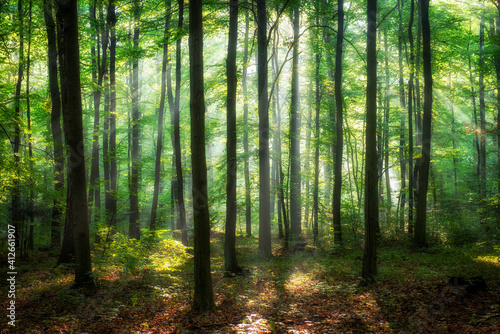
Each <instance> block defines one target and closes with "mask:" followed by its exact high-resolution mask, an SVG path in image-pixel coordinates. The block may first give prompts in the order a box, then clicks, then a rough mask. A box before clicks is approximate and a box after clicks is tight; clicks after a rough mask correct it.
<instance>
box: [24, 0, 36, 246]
mask: <svg viewBox="0 0 500 334" xmlns="http://www.w3.org/2000/svg"><path fill="white" fill-rule="evenodd" d="M32 8H33V0H30V2H29V9H28V52H27V55H26V120H27V126H28V157H29V170H30V175H33V144H32V143H31V141H32V140H31V104H30V65H31V59H30V58H31V22H32ZM29 183H30V185H31V186H30V187H29V188H30V195H29V204H28V205H29V207H28V223H29V233H28V250H33V248H34V244H33V243H34V241H33V234H34V228H35V221H34V214H33V209H34V208H33V205H34V203H33V200H34V197H35V192H34V186H33V178H32V177H31V176H30V178H29Z"/></svg>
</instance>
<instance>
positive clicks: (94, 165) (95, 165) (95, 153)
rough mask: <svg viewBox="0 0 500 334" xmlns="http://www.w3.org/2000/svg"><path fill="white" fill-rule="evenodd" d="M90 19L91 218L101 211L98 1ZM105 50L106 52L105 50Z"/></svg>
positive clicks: (92, 4) (90, 10)
mask: <svg viewBox="0 0 500 334" xmlns="http://www.w3.org/2000/svg"><path fill="white" fill-rule="evenodd" d="M89 19H90V24H91V29H92V32H91V39H92V45H91V49H90V53H91V57H92V83H93V84H94V85H95V86H94V89H93V92H92V95H93V98H94V131H93V133H92V160H91V163H90V181H89V196H88V197H89V199H88V203H89V219H90V220H92V219H91V217H92V206H95V207H96V209H97V210H96V211H97V212H99V209H100V208H101V186H100V180H99V126H100V124H99V123H100V112H99V111H100V110H99V109H100V104H101V90H100V85H101V84H102V76H101V75H100V74H101V73H100V65H101V64H100V62H99V60H100V55H99V54H96V46H97V48H98V51H97V52H99V30H98V24H97V17H96V1H95V0H91V2H90V4H89ZM104 52H106V51H105V50H104ZM99 80H100V82H99Z"/></svg>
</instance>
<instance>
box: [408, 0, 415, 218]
mask: <svg viewBox="0 0 500 334" xmlns="http://www.w3.org/2000/svg"><path fill="white" fill-rule="evenodd" d="M414 12H415V1H414V0H411V5H410V22H409V24H408V39H409V41H410V78H409V79H408V167H409V168H408V179H409V182H408V200H409V203H408V226H413V206H414V203H413V197H414V196H413V89H414V88H413V77H414V75H415V50H414V46H413V44H414V43H413V16H414Z"/></svg>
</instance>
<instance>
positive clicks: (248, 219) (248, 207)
mask: <svg viewBox="0 0 500 334" xmlns="http://www.w3.org/2000/svg"><path fill="white" fill-rule="evenodd" d="M249 30H250V18H249V15H248V10H245V41H244V51H243V71H242V75H241V86H242V88H243V124H244V129H243V154H244V173H245V230H246V234H247V236H251V235H252V197H251V186H250V152H249V148H248V127H249V126H248V87H247V76H248V74H247V73H248V70H247V69H248V61H249V58H248V33H249Z"/></svg>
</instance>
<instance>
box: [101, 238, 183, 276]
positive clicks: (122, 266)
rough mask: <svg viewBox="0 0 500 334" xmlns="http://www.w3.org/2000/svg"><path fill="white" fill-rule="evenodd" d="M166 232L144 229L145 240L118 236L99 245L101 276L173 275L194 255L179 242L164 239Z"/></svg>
mask: <svg viewBox="0 0 500 334" xmlns="http://www.w3.org/2000/svg"><path fill="white" fill-rule="evenodd" d="M166 232H167V231H166V230H156V231H149V230H146V229H142V236H143V237H142V239H140V240H136V239H130V238H128V237H127V236H125V235H123V234H121V233H116V234H114V235H112V236H111V240H110V242H109V243H103V244H98V245H96V247H95V250H94V256H95V270H96V272H97V274H98V275H100V274H103V275H106V273H107V272H109V271H114V272H116V273H119V274H122V275H125V276H127V275H137V274H139V273H143V274H146V273H148V272H151V271H158V272H161V273H162V274H164V275H167V276H168V275H170V274H171V273H173V272H175V271H177V270H178V267H179V266H181V265H182V264H183V263H184V262H186V261H187V260H188V259H189V258H191V255H190V254H189V253H188V249H187V248H186V247H184V246H183V245H182V244H181V243H180V242H178V241H176V240H173V239H171V238H165V237H164V234H165V233H166Z"/></svg>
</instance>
